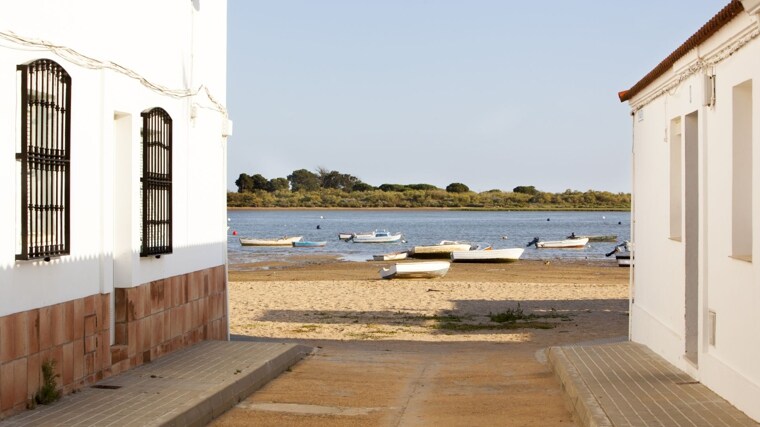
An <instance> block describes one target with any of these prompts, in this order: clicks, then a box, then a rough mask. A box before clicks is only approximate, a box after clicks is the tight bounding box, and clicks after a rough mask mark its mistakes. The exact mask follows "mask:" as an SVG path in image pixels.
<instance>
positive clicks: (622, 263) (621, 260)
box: [615, 254, 633, 267]
mask: <svg viewBox="0 0 760 427" xmlns="http://www.w3.org/2000/svg"><path fill="white" fill-rule="evenodd" d="M615 258H616V259H617V263H618V267H630V266H632V265H633V261H632V260H631V254H619V255H615Z"/></svg>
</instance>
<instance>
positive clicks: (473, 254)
mask: <svg viewBox="0 0 760 427" xmlns="http://www.w3.org/2000/svg"><path fill="white" fill-rule="evenodd" d="M524 251H525V249H523V248H508V249H486V250H482V251H456V252H452V253H451V261H453V262H515V261H517V260H518V259H520V257H521V256H522V254H523V252H524Z"/></svg>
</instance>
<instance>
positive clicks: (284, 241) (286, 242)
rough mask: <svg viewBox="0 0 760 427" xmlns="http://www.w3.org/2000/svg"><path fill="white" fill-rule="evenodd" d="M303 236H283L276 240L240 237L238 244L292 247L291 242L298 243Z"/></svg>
mask: <svg viewBox="0 0 760 427" xmlns="http://www.w3.org/2000/svg"><path fill="white" fill-rule="evenodd" d="M301 239H303V236H283V237H278V238H276V239H246V238H243V237H241V238H240V244H241V245H243V246H293V242H299V241H301Z"/></svg>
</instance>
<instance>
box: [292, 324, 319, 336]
mask: <svg viewBox="0 0 760 427" xmlns="http://www.w3.org/2000/svg"><path fill="white" fill-rule="evenodd" d="M317 329H319V325H301V326H299V327H298V329H293V331H292V332H294V333H297V334H303V333H309V332H315V331H316V330H317Z"/></svg>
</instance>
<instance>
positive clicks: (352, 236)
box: [338, 231, 372, 240]
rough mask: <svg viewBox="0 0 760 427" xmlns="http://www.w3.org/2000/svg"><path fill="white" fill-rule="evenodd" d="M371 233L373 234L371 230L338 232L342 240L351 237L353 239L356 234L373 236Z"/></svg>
mask: <svg viewBox="0 0 760 427" xmlns="http://www.w3.org/2000/svg"><path fill="white" fill-rule="evenodd" d="M371 235H372V232H371V231H364V232H361V233H354V232H342V233H338V239H340V240H351V239H353V238H354V237H356V236H371Z"/></svg>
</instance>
